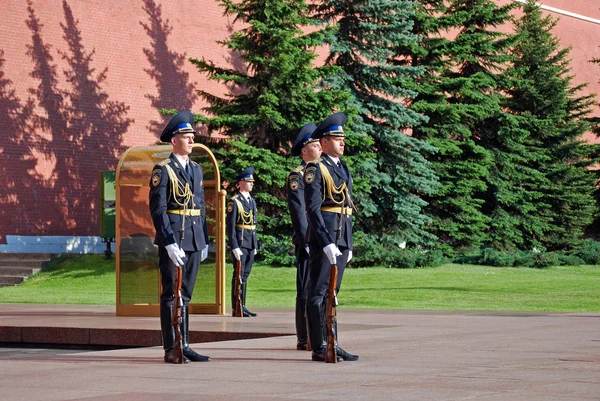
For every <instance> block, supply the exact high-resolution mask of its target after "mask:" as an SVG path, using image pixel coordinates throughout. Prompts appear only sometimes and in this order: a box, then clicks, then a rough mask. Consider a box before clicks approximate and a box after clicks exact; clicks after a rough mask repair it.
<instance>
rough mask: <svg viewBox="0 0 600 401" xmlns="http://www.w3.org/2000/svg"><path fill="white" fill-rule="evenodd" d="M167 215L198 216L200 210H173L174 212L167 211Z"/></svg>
mask: <svg viewBox="0 0 600 401" xmlns="http://www.w3.org/2000/svg"><path fill="white" fill-rule="evenodd" d="M167 213H169V214H181V215H186V216H200V213H201V210H200V209H185V210H184V209H175V210H167Z"/></svg>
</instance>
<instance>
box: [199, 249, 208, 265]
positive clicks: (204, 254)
mask: <svg viewBox="0 0 600 401" xmlns="http://www.w3.org/2000/svg"><path fill="white" fill-rule="evenodd" d="M206 258H208V245H206V246H205V247H204V249H203V250H202V251H201V252H200V262H203V261H205V260H206Z"/></svg>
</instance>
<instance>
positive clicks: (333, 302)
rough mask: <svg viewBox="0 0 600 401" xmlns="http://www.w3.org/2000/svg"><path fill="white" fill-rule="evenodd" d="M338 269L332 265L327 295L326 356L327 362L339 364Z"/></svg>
mask: <svg viewBox="0 0 600 401" xmlns="http://www.w3.org/2000/svg"><path fill="white" fill-rule="evenodd" d="M337 276H338V267H337V264H332V265H331V266H330V270H329V290H328V291H329V293H328V295H327V312H326V313H327V317H326V325H327V349H326V350H327V352H326V354H325V362H327V363H337V346H336V345H337V338H336V335H337V333H336V332H335V326H336V323H337V311H336V307H337V296H336V293H335V291H336V285H337Z"/></svg>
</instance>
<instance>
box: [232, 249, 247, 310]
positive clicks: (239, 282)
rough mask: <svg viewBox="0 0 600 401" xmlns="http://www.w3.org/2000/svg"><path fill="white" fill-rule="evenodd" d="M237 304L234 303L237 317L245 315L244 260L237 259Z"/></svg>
mask: <svg viewBox="0 0 600 401" xmlns="http://www.w3.org/2000/svg"><path fill="white" fill-rule="evenodd" d="M234 275H235V294H236V297H235V305H234V308H233V310H234V313H233V315H234V316H235V317H243V316H244V313H243V311H242V261H241V260H237V259H236V260H235V272H234Z"/></svg>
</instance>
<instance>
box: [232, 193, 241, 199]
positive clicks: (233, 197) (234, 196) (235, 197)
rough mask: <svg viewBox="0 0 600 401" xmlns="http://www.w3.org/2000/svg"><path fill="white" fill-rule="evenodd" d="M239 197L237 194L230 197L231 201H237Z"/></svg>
mask: <svg viewBox="0 0 600 401" xmlns="http://www.w3.org/2000/svg"><path fill="white" fill-rule="evenodd" d="M239 196H240V194H239V192H238V193H237V194H235V195H233V196H232V197H231V200H234V199H237V198H238V197H239Z"/></svg>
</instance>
